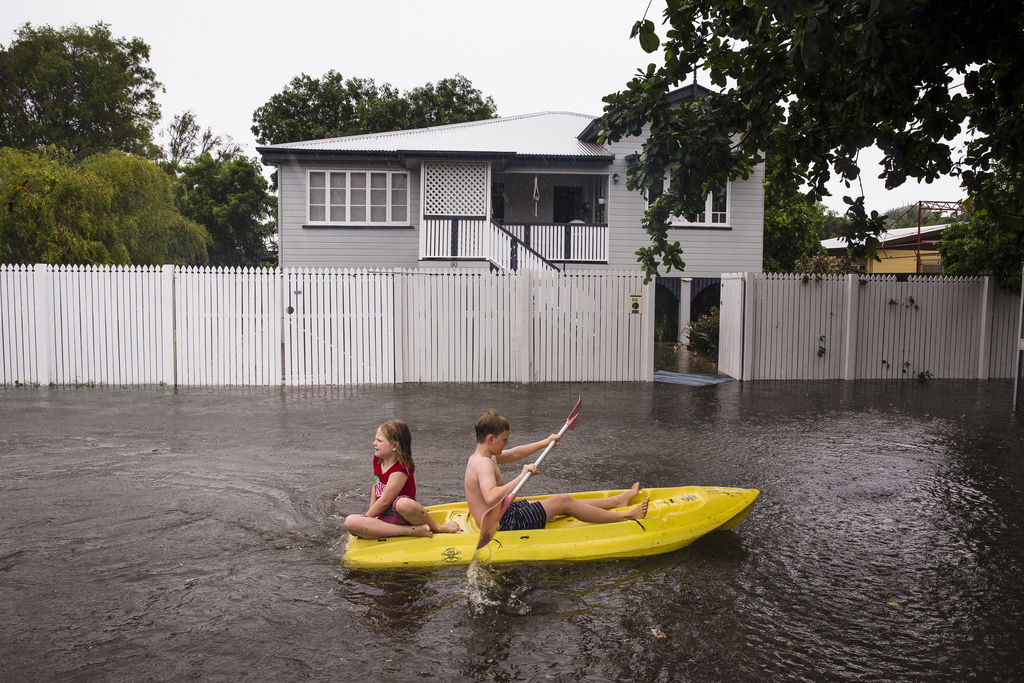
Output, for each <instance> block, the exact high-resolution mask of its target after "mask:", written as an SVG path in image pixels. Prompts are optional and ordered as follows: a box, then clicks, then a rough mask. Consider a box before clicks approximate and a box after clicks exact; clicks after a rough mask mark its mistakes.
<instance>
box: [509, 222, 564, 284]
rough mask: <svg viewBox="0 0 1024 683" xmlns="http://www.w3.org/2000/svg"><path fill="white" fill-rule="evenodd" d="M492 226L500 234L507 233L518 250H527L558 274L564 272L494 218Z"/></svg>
mask: <svg viewBox="0 0 1024 683" xmlns="http://www.w3.org/2000/svg"><path fill="white" fill-rule="evenodd" d="M491 225H492V226H493V227H495V228H497V229H498V230H499V231H500V232H503V233H505V235H506V236H508V238H509V239H510V240H512V244H514V245H516V248H517V249H525V250H526V251H527V252H528V253H530V254H533V255H534V256H535V257H537V260H539V261H540V262H541V263H544V264H545V265H547V266H548V267H549V268H552V269H554V270H556V271H558V272H562V269H561V268H559V267H558V266H556V265H555V264H554V263H552V262H551V261H549V260H547V259H546V258H544V256H542V255H541V254H540V253H539V252H538V251H537V250H536V249H534V248H533V247H531V246H530V245H528V244H527V243H526V242H524V241H523V240H521V239H519V238H518V237H516V236H515V235H513V234H512V233H511V232H509V231H508V230H506V229H505V226H503V225H502V224H501V223H499V222H497V221H496V220H494V219H493V218H492V219H491Z"/></svg>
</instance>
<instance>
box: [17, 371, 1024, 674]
mask: <svg viewBox="0 0 1024 683" xmlns="http://www.w3.org/2000/svg"><path fill="white" fill-rule="evenodd" d="M1010 391H1011V384H1010V383H1008V382H1001V381H992V382H980V383H978V382H948V381H934V380H933V381H930V382H926V383H920V382H903V383H883V382H876V383H872V382H858V383H845V382H799V383H786V382H759V383H753V384H740V383H737V382H729V383H726V384H720V385H716V386H713V387H702V388H693V387H684V386H677V385H659V384H653V385H652V384H586V385H536V386H514V385H468V386H467V385H406V386H393V387H348V388H332V389H324V390H318V389H283V390H282V389H217V390H212V389H211V390H208V389H187V390H179V391H174V390H170V389H159V388H138V389H110V388H100V389H96V388H93V389H71V388H68V389H47V388H43V389H31V388H18V389H4V390H0V418H2V422H3V425H4V429H3V432H2V433H0V465H2V469H0V495H2V500H3V516H2V518H0V529H2V534H0V600H2V604H3V605H4V610H2V612H0V680H76V681H77V680H81V681H91V680H121V679H126V680H154V681H172V680H181V679H185V678H190V677H198V678H201V679H203V680H213V681H217V680H223V681H236V680H241V679H248V680H280V681H291V680H324V681H326V680H359V679H366V680H370V679H371V678H372V679H374V680H402V681H404V680H409V679H412V678H427V679H430V680H450V681H463V680H478V681H493V680H497V681H534V680H546V679H547V678H548V677H550V678H551V679H552V680H586V681H725V680H729V681H760V680H793V681H819V680H820V681H860V680H875V681H907V680H911V681H912V680H920V681H954V680H960V679H962V678H974V679H977V680H989V681H1012V680H1020V679H1021V678H1022V677H1024V654H1022V652H1021V649H1020V647H1019V644H1020V643H1021V642H1024V634H1022V626H1024V588H1022V579H1024V572H1022V566H1021V564H1022V562H1021V559H1020V558H1021V553H1020V547H1021V546H1022V543H1024V506H1022V503H1021V483H1020V482H1021V481H1024V480H1022V475H1024V465H1022V453H1024V442H1022V433H1024V431H1022V425H1021V417H1020V416H1014V415H1013V414H1012V413H1011V412H1010V411H1009V406H1010V398H1011V397H1010ZM577 394H582V395H583V397H584V411H583V415H582V417H581V421H580V424H579V428H578V429H577V430H576V431H575V432H573V434H571V435H570V436H568V437H567V438H566V440H565V443H564V444H563V446H562V447H560V448H559V449H558V450H557V451H556V452H554V453H553V455H552V456H551V457H549V458H548V459H547V460H546V461H545V467H544V468H543V474H542V476H540V477H537V478H536V479H534V480H531V482H530V484H529V491H530V492H535V493H544V492H555V491H560V490H587V489H604V488H608V487H612V486H625V485H627V484H628V483H631V482H632V481H635V480H637V479H639V480H640V481H641V482H642V483H644V484H646V485H651V486H658V485H675V484H688V483H697V484H713V485H725V486H750V487H756V488H759V489H761V490H762V496H761V498H760V500H759V501H758V503H757V506H756V507H755V510H754V512H753V514H751V516H750V517H749V518H748V519H747V521H746V522H744V523H743V524H742V525H741V526H739V527H737V528H736V529H735V530H734V531H730V532H722V533H718V534H712V535H711V536H708V537H706V538H705V539H702V540H701V541H699V542H698V543H696V544H694V545H692V546H690V547H688V548H684V549H683V550H681V551H679V552H676V553H670V554H667V555H662V556H658V557H654V558H647V559H638V560H622V561H613V562H600V563H588V564H565V563H551V564H538V565H523V566H502V567H486V566H484V567H481V568H480V575H479V576H477V577H475V578H474V577H470V576H468V575H467V572H466V569H465V567H460V568H454V567H446V568H439V569H437V570H435V571H419V572H410V571H392V572H366V571H353V570H350V569H348V568H346V567H345V566H344V565H342V564H341V563H340V562H339V554H340V551H341V548H340V545H339V539H340V537H341V528H342V527H341V520H343V518H344V516H345V515H346V514H348V513H351V512H358V511H361V510H363V509H365V505H366V499H367V495H368V488H369V479H370V465H369V458H370V449H369V443H370V440H371V438H372V435H373V431H374V429H375V428H376V425H377V424H379V423H380V422H381V421H382V420H384V419H386V418H390V417H401V418H402V419H405V420H406V421H408V422H409V423H410V425H411V426H412V427H413V433H414V437H413V438H414V445H415V454H416V464H417V484H418V488H419V492H420V497H421V499H423V501H424V502H425V503H427V504H430V503H435V502H447V501H451V500H457V499H460V498H462V493H461V479H460V478H461V473H462V470H463V467H464V463H465V458H466V457H467V456H468V454H469V452H470V451H471V450H472V446H473V444H472V433H471V431H472V430H471V425H472V423H473V420H474V419H475V418H476V416H477V415H479V413H480V412H481V411H482V410H484V409H486V408H491V407H493V408H496V409H498V410H500V411H502V412H503V413H504V414H506V415H508V416H509V417H510V419H511V420H512V423H513V441H515V440H516V438H517V437H518V438H520V439H522V440H526V439H531V438H538V437H540V436H544V435H546V434H548V433H550V432H551V431H553V430H554V429H557V427H558V426H560V424H561V422H562V421H563V420H564V418H565V415H566V412H567V410H568V409H569V408H571V407H572V404H573V402H574V401H575V397H576V395H577Z"/></svg>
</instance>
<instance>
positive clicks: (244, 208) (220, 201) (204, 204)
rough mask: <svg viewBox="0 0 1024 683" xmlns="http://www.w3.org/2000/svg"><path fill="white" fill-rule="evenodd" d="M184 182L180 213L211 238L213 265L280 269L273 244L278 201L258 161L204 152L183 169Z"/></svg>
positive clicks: (181, 178) (179, 200)
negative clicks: (201, 228) (197, 224)
mask: <svg viewBox="0 0 1024 683" xmlns="http://www.w3.org/2000/svg"><path fill="white" fill-rule="evenodd" d="M180 183H181V187H180V192H181V195H180V197H179V199H178V207H179V208H180V210H181V213H182V215H183V216H185V217H187V218H189V219H191V220H193V221H195V222H196V223H199V224H200V225H202V226H204V227H205V228H206V230H207V231H208V232H209V233H210V236H211V237H212V243H211V244H210V246H209V253H210V264H211V265H214V266H229V267H232V266H238V267H241V266H266V265H276V257H275V255H274V254H273V253H272V252H271V251H270V246H269V240H270V239H271V237H272V236H273V234H274V230H275V225H274V222H273V219H272V216H273V211H274V207H275V203H274V200H273V198H272V197H271V196H270V194H269V192H268V188H267V180H266V178H264V177H263V175H262V174H261V173H260V167H259V166H258V165H257V163H256V161H254V160H253V159H248V158H245V157H239V158H236V159H230V160H229V159H214V158H213V157H212V156H210V154H209V153H206V154H202V155H200V156H199V157H198V158H197V159H195V160H194V161H193V162H192V163H191V164H189V165H187V166H185V167H184V168H183V169H182V171H181V176H180Z"/></svg>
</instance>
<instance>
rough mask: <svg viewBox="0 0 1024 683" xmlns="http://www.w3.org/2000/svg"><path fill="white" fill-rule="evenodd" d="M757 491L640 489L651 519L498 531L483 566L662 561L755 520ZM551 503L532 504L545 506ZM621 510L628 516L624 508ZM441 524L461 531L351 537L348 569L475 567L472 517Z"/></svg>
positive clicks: (441, 517) (439, 513)
mask: <svg viewBox="0 0 1024 683" xmlns="http://www.w3.org/2000/svg"><path fill="white" fill-rule="evenodd" d="M623 491H624V489H619V490H617V491H587V492H585V493H574V494H572V497H573V498H579V499H585V498H605V497H608V496H614V495H616V494H618V493H622V492H623ZM758 494H759V491H758V490H757V489H735V488H722V487H714V486H679V487H674V488H660V489H641V490H640V492H639V493H638V494H637V495H636V496H634V497H633V499H632V500H631V501H630V503H629V505H628V506H626V507H632V506H634V505H637V504H639V503H640V502H642V501H643V499H644V498H647V497H649V498H650V499H651V502H650V505H649V506H648V508H647V516H646V517H645V518H644V519H641V520H626V521H623V522H614V523H611V524H588V523H586V522H580V521H579V520H577V519H575V518H573V517H567V516H563V517H558V518H556V519H554V520H552V521H551V522H548V525H547V526H546V527H545V528H544V529H536V530H532V531H499V532H497V533H496V534H495V535H494V538H493V539H492V540H491V542H490V543H489V544H488V545H487V546H485V547H484V548H481V549H480V551H479V557H480V559H481V560H482V561H485V562H491V563H498V562H539V561H545V560H565V561H569V560H571V561H579V560H604V559H610V558H615V557H641V556H644V555H657V554H659V553H667V552H671V551H673V550H677V549H679V548H682V547H683V546H685V545H689V544H690V543H693V542H694V541H695V540H697V539H698V538H700V537H701V536H703V535H704V534H706V533H709V532H711V531H715V530H718V529H731V528H732V527H734V526H736V525H737V524H739V523H740V522H742V521H743V520H744V519H745V518H746V516H747V515H748V514H749V513H750V509H751V508H752V507H753V506H754V501H755V500H757V496H758ZM547 497H548V496H527V497H526V500H543V499H544V498H547ZM623 509H624V508H623ZM426 510H427V512H429V513H430V514H431V516H433V518H434V519H435V520H436V521H437V523H438V524H446V523H448V522H449V521H453V520H454V521H456V522H458V523H459V526H460V527H461V529H462V530H461V531H459V532H458V533H454V534H434V536H433V537H432V538H421V537H413V536H394V537H391V538H380V539H363V538H356V537H355V536H352V535H351V534H350V535H349V537H348V544H347V546H346V548H345V562H346V564H348V565H349V566H352V567H358V568H372V567H382V568H383V567H437V566H441V565H448V564H452V565H455V564H469V563H470V562H472V561H473V556H474V553H475V552H476V544H477V541H478V539H479V537H480V536H479V534H480V529H479V527H478V526H477V524H476V520H474V519H472V518H470V517H469V512H468V510H467V508H466V504H465V503H464V502H462V503H450V504H447V505H432V506H430V507H428V508H426Z"/></svg>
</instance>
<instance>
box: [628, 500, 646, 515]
mask: <svg viewBox="0 0 1024 683" xmlns="http://www.w3.org/2000/svg"><path fill="white" fill-rule="evenodd" d="M650 502H651V499H650V498H644V502H642V503H640V504H639V505H637V506H636V507H635V508H633V509H632V510H630V511H629V512H627V513H626V519H643V518H644V517H646V516H647V504H648V503H650Z"/></svg>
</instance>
